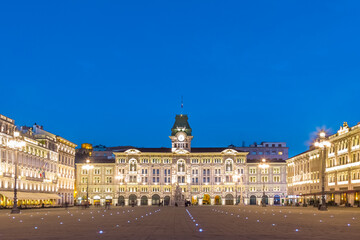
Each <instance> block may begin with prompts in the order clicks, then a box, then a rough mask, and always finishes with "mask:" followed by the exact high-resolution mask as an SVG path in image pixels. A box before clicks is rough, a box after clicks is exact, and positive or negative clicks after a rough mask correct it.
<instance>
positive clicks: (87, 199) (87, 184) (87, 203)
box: [82, 159, 94, 207]
mask: <svg viewBox="0 0 360 240" xmlns="http://www.w3.org/2000/svg"><path fill="white" fill-rule="evenodd" d="M93 168H94V166H93V165H90V160H89V159H87V160H86V165H84V166H82V169H85V170H87V173H88V178H87V180H86V206H87V207H88V206H89V178H90V170H91V169H93Z"/></svg>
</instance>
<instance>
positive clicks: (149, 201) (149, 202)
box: [148, 198, 152, 206]
mask: <svg viewBox="0 0 360 240" xmlns="http://www.w3.org/2000/svg"><path fill="white" fill-rule="evenodd" d="M151 201H152V200H151V198H148V206H151Z"/></svg>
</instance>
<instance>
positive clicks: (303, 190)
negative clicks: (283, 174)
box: [286, 122, 360, 206]
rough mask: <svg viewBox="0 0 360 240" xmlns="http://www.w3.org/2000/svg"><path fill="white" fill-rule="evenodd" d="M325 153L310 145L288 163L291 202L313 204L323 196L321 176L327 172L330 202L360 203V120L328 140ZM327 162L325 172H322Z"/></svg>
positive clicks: (327, 200) (345, 126)
mask: <svg viewBox="0 0 360 240" xmlns="http://www.w3.org/2000/svg"><path fill="white" fill-rule="evenodd" d="M327 140H328V141H329V142H330V147H329V148H327V149H326V153H325V156H323V153H322V152H321V150H320V149H315V148H311V149H310V150H308V151H305V152H303V153H300V154H298V155H296V156H294V157H292V158H289V159H288V160H287V161H286V162H287V180H288V183H287V184H288V194H289V201H290V202H292V203H296V202H299V203H304V202H305V203H307V204H313V203H314V202H316V201H320V198H321V179H322V174H325V196H326V202H327V203H328V204H330V205H343V206H344V205H348V204H350V205H351V206H359V205H360V204H359V200H360V199H359V197H360V123H358V124H357V125H355V126H353V127H349V126H348V124H347V123H346V122H345V123H344V124H343V126H341V127H340V129H339V130H338V131H337V133H336V134H333V135H331V136H329V137H328V139H327ZM322 164H325V166H324V169H325V171H324V172H322V171H321V166H323V165H322Z"/></svg>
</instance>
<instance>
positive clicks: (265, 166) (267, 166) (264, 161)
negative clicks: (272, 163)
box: [259, 158, 269, 207]
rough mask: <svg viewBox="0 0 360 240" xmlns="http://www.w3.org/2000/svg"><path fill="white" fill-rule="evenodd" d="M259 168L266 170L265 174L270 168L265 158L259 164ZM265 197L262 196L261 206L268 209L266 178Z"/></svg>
mask: <svg viewBox="0 0 360 240" xmlns="http://www.w3.org/2000/svg"><path fill="white" fill-rule="evenodd" d="M259 168H261V169H263V170H264V173H265V169H268V168H269V164H267V163H266V159H265V158H263V159H262V160H261V162H260V163H259ZM263 180H264V181H263V196H262V201H261V206H263V207H266V202H265V178H264V179H263Z"/></svg>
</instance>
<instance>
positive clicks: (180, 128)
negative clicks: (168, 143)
mask: <svg viewBox="0 0 360 240" xmlns="http://www.w3.org/2000/svg"><path fill="white" fill-rule="evenodd" d="M191 131H192V129H191V127H190V125H189V123H188V116H187V115H186V114H178V115H176V116H175V123H174V126H173V127H172V128H171V136H175V135H176V133H178V132H185V133H186V134H187V135H188V136H191Z"/></svg>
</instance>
